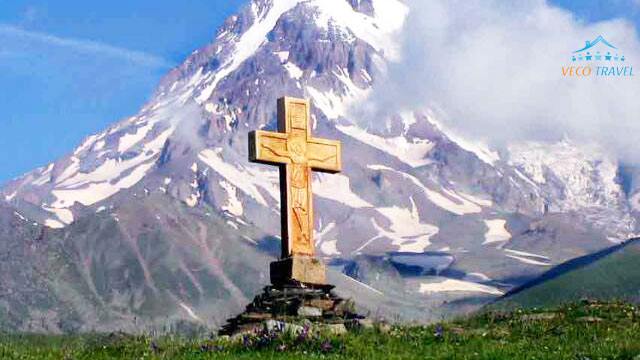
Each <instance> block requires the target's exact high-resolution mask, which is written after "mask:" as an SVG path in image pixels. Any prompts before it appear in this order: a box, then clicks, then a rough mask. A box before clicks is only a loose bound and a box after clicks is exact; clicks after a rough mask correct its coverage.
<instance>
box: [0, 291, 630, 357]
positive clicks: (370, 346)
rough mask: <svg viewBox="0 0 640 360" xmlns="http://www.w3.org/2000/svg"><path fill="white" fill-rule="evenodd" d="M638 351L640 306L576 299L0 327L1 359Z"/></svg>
mask: <svg viewBox="0 0 640 360" xmlns="http://www.w3.org/2000/svg"><path fill="white" fill-rule="evenodd" d="M309 358H311V359H358V360H362V359H367V360H369V359H487V360H488V359H492V360H495V359H515V360H517V359H538V360H540V359H553V360H557V359H629V360H636V359H640V310H639V309H638V307H637V306H635V305H629V304H624V303H594V302H582V303H579V304H573V305H569V306H564V307H561V308H556V309H547V310H536V311H521V310H518V311H514V312H509V313H505V312H487V313H483V314H481V315H477V316H474V317H472V318H469V319H465V320H459V321H452V322H446V323H441V324H435V325H431V326H426V327H425V326H405V325H403V326H393V327H389V326H378V327H377V328H374V329H370V330H360V331H355V332H351V333H348V334H345V335H328V334H314V333H309V334H303V335H298V336H293V335H282V334H278V333H270V332H263V333H259V334H256V335H252V336H247V337H246V338H244V339H238V341H236V342H231V341H229V340H225V339H213V340H207V339H202V340H187V339H180V338H160V339H152V338H150V337H145V336H128V335H122V334H112V335H92V336H91V335H79V336H66V337H56V336H44V335H42V336H38V335H22V336H18V335H4V336H3V335H1V334H0V359H3V360H13V359H16V360H17V359H21V360H31V359H34V360H35V359H38V360H47V359H75V360H82V359H91V360H101V359H102V360H104V359H309Z"/></svg>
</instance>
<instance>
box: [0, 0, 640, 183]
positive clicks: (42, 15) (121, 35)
mask: <svg viewBox="0 0 640 360" xmlns="http://www.w3.org/2000/svg"><path fill="white" fill-rule="evenodd" d="M244 2H245V1H240V0H231V1H220V0H189V1H178V0H154V1H151V0H136V1H121V0H112V1H102V2H97V1H81V0H56V1H55V2H52V1H45V0H34V1H29V0H24V1H23V0H0V183H2V182H4V181H7V180H9V179H11V178H13V177H15V176H18V175H20V174H23V173H25V172H26V171H29V170H31V169H33V168H35V167H37V166H42V165H45V164H47V163H49V162H51V161H52V160H55V159H56V158H59V157H60V156H63V155H64V154H66V153H68V152H69V151H71V150H72V149H73V148H74V147H75V146H76V145H78V144H79V143H80V141H81V140H82V139H83V138H84V137H86V136H87V135H89V134H92V133H95V132H97V131H100V130H102V129H104V128H105V127H106V126H108V125H109V124H111V123H113V122H115V121H117V120H119V119H121V118H124V117H126V116H129V115H132V114H135V112H136V111H137V110H138V109H139V108H140V106H141V105H143V104H144V102H145V101H146V100H147V99H148V98H149V96H150V95H151V94H152V92H153V89H154V87H155V86H156V84H157V83H158V81H159V79H160V78H161V77H162V75H164V74H165V73H166V72H167V71H168V70H169V69H170V68H171V67H173V66H175V65H178V64H180V63H181V62H182V61H183V60H184V58H185V57H186V56H187V55H188V54H189V53H191V52H192V51H193V50H195V49H196V48H198V47H201V46H203V45H205V44H207V43H208V42H209V41H210V40H211V39H212V38H213V36H214V33H215V30H216V29H217V27H218V26H219V25H220V24H221V23H222V21H223V20H224V19H225V18H226V17H227V16H229V15H230V14H232V13H234V12H235V11H236V10H237V9H238V8H239V7H240V6H241V4H243V3H244ZM553 3H555V4H557V5H559V6H562V7H564V8H567V9H570V10H571V11H573V12H574V13H575V14H576V16H577V17H579V18H581V19H583V20H584V21H585V22H593V21H599V20H606V19H610V18H615V17H625V18H627V19H629V20H631V21H633V22H634V23H636V24H640V16H639V12H638V9H640V0H614V1H595V0H586V1H569V0H555V1H553Z"/></svg>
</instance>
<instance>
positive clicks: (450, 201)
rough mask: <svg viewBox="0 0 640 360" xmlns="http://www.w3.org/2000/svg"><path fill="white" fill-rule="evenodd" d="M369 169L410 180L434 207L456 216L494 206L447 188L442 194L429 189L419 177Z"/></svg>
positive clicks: (384, 169) (386, 167)
mask: <svg viewBox="0 0 640 360" xmlns="http://www.w3.org/2000/svg"><path fill="white" fill-rule="evenodd" d="M367 167H368V168H369V169H372V170H383V171H389V172H393V173H396V174H399V175H400V176H402V177H404V178H405V179H408V180H410V181H411V182H412V183H413V184H414V185H416V186H417V187H418V188H420V189H421V190H422V191H423V192H424V194H425V195H426V197H427V199H429V201H431V202H432V203H433V204H434V205H436V206H438V207H440V208H442V209H443V210H446V211H448V212H451V213H454V214H456V215H466V214H476V213H480V212H482V206H491V205H492V202H491V201H489V200H483V199H479V198H477V197H474V196H471V195H466V194H464V195H463V194H460V193H456V192H455V191H453V190H449V189H446V188H445V187H442V188H441V190H442V192H438V191H435V190H432V189H429V188H428V187H426V186H425V185H424V184H423V183H422V182H421V181H420V180H419V179H418V178H417V177H415V176H413V175H411V174H407V173H404V172H401V171H398V170H395V169H392V168H390V167H388V166H384V165H368V166H367Z"/></svg>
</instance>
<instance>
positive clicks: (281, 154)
mask: <svg viewBox="0 0 640 360" xmlns="http://www.w3.org/2000/svg"><path fill="white" fill-rule="evenodd" d="M309 119H310V104H309V101H308V100H304V99H296V98H291V97H284V98H280V99H278V132H271V131H261V130H258V131H252V132H250V133H249V160H250V161H251V162H257V163H262V164H269V165H277V166H278V167H279V169H280V200H281V205H280V206H281V223H282V229H281V232H282V256H281V258H282V260H287V261H288V262H292V261H293V263H295V261H296V260H299V259H303V258H313V257H314V256H315V243H314V240H313V229H314V221H313V219H314V218H313V192H312V189H311V183H312V178H311V174H312V171H321V172H327V173H337V172H340V171H341V169H342V158H341V144H340V142H339V141H335V140H328V139H321V138H314V137H313V136H312V135H311V126H310V124H309ZM316 261H317V259H316ZM273 271H274V270H273V267H272V280H273V275H274V274H273ZM323 272H324V268H323ZM323 276H324V275H323ZM294 280H300V279H294ZM301 282H306V281H301Z"/></svg>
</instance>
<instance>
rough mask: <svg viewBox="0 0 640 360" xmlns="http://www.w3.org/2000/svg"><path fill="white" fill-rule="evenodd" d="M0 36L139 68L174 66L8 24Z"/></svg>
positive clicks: (156, 58) (2, 26)
mask: <svg viewBox="0 0 640 360" xmlns="http://www.w3.org/2000/svg"><path fill="white" fill-rule="evenodd" d="M0 35H3V36H6V37H10V38H11V39H14V40H16V41H31V42H37V43H41V44H43V45H48V46H55V47H61V48H67V49H70V50H72V51H75V52H81V53H87V54H95V55H100V56H108V57H111V58H115V59H120V60H125V61H128V62H129V63H132V64H135V65H139V66H145V67H152V68H170V67H172V66H173V65H174V64H172V63H171V62H170V61H168V60H165V59H163V58H162V57H159V56H156V55H152V54H148V53H145V52H141V51H135V50H129V49H124V48H120V47H117V46H112V45H108V44H104V43H101V42H97V41H92V40H83V39H74V38H64V37H59V36H55V35H50V34H46V33H41V32H36V31H28V30H24V29H21V28H19V27H16V26H13V25H8V24H0Z"/></svg>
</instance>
